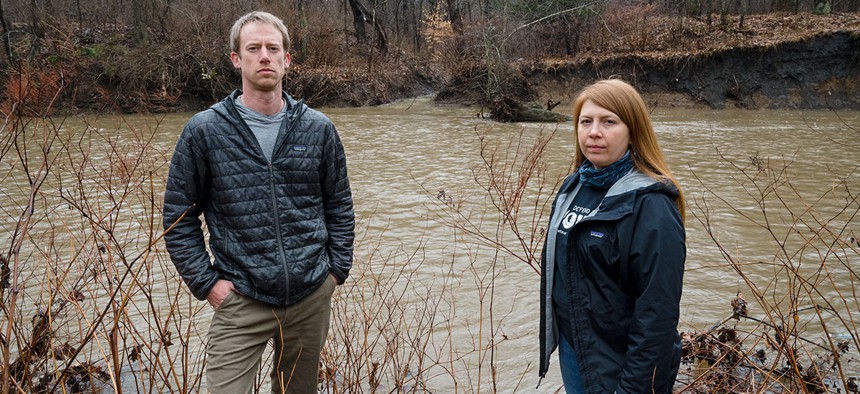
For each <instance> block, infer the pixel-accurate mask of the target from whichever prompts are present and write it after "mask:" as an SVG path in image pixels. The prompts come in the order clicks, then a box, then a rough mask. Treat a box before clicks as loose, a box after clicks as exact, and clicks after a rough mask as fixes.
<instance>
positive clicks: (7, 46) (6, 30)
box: [0, 0, 15, 64]
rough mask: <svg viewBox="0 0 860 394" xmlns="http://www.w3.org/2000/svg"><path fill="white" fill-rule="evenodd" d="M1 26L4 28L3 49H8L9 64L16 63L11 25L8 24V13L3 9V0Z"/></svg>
mask: <svg viewBox="0 0 860 394" xmlns="http://www.w3.org/2000/svg"><path fill="white" fill-rule="evenodd" d="M0 28H2V29H3V30H2V31H0V33H3V49H4V50H5V51H6V62H7V64H15V54H14V53H12V44H11V43H10V42H9V38H10V37H9V27H8V26H7V25H6V13H5V12H4V11H3V0H0Z"/></svg>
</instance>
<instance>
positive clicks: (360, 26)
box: [349, 0, 367, 44]
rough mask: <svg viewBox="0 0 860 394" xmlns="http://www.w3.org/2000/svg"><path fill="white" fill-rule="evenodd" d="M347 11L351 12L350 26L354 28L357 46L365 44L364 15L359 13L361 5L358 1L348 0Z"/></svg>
mask: <svg viewBox="0 0 860 394" xmlns="http://www.w3.org/2000/svg"><path fill="white" fill-rule="evenodd" d="M349 9H350V10H352V24H353V26H354V27H355V37H356V39H357V40H358V43H359V44H366V43H367V31H366V30H365V29H364V13H362V12H361V3H359V2H358V0H349Z"/></svg>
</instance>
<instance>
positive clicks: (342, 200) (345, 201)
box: [320, 123, 355, 284]
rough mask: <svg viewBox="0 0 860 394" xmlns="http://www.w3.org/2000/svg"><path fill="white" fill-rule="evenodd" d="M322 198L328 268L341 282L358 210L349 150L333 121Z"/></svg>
mask: <svg viewBox="0 0 860 394" xmlns="http://www.w3.org/2000/svg"><path fill="white" fill-rule="evenodd" d="M321 171H322V174H321V175H322V176H321V178H320V179H322V198H323V209H324V210H325V223H326V230H327V231H328V241H327V242H326V251H327V252H328V256H329V269H330V271H331V274H332V275H334V276H335V278H337V282H338V284H342V283H343V282H344V281H345V280H346V278H347V276H349V270H350V269H351V268H352V253H353V242H354V241H355V213H354V211H353V203H352V191H351V190H350V187H349V177H348V176H347V170H346V153H345V152H344V149H343V144H342V143H341V140H340V136H338V134H337V130H336V129H335V127H334V125H332V124H331V123H329V124H328V126H327V127H326V142H325V147H324V152H323V160H322V168H321Z"/></svg>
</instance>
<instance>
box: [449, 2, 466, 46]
mask: <svg viewBox="0 0 860 394" xmlns="http://www.w3.org/2000/svg"><path fill="white" fill-rule="evenodd" d="M446 4H447V5H448V20H450V21H451V30H453V31H454V34H455V35H457V36H459V37H462V36H463V18H462V17H461V16H460V9H459V8H457V0H447V2H446Z"/></svg>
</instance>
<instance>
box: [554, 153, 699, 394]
mask: <svg viewBox="0 0 860 394" xmlns="http://www.w3.org/2000/svg"><path fill="white" fill-rule="evenodd" d="M578 180H579V175H578V174H576V173H574V175H571V176H569V177H568V178H567V179H566V180H565V182H564V183H563V184H562V186H561V189H560V192H559V195H558V197H556V201H555V203H554V204H553V213H552V217H553V218H556V212H557V211H559V210H558V209H557V208H559V207H560V206H563V204H564V201H562V199H563V198H565V197H564V196H566V195H565V193H564V192H568V191H569V190H571V189H572V188H573V186H575V185H576V183H577V182H578ZM677 196H678V191H677V188H675V186H674V185H673V184H671V183H669V182H659V181H657V180H654V179H653V178H650V177H648V176H647V175H645V174H643V173H641V172H639V171H637V170H635V169H634V170H632V171H631V172H630V173H628V174H627V175H625V176H624V177H622V178H621V179H619V180H618V181H617V182H615V184H614V185H613V186H612V187H611V188H610V189H609V191H608V192H607V194H606V196H605V197H604V198H603V201H602V202H601V203H600V205H599V206H598V208H597V209H595V210H593V211H592V212H591V213H590V214H589V215H588V216H586V217H585V218H584V219H582V220H581V221H579V222H577V223H576V224H575V225H574V226H573V228H572V229H571V230H570V232H569V233H568V235H567V237H568V246H569V247H568V252H567V261H568V262H569V265H570V267H571V269H570V272H568V273H566V274H562V277H560V278H555V277H554V272H555V268H554V266H553V263H552V259H549V258H548V255H547V253H551V252H548V251H555V244H554V241H553V238H552V237H550V235H551V233H554V231H547V233H548V234H547V241H546V243H545V244H544V251H543V256H542V259H541V303H540V304H541V320H540V324H541V326H540V327H541V328H540V351H541V359H540V367H539V374H540V376H541V377H544V376H545V375H546V373H547V370H548V368H549V361H550V355H551V354H552V352H553V351H554V350H555V348H556V347H557V344H558V336H559V335H560V334H559V330H558V327H557V321H556V320H555V318H554V316H555V312H554V306H553V300H552V290H551V289H553V281H556V280H561V281H564V282H565V285H566V286H565V287H566V288H567V289H568V291H569V292H570V296H569V297H570V299H571V300H573V303H572V304H573V305H571V306H570V308H571V309H570V310H568V313H567V315H568V316H570V317H571V319H572V321H571V324H572V327H571V330H572V333H573V341H572V342H571V346H572V347H573V349H574V351H575V352H576V357H577V362H578V366H579V370H580V373H581V376H582V382H583V384H584V386H585V387H584V389H585V391H586V392H587V393H601V394H603V393H618V394H622V393H623V394H627V393H631V394H632V393H661V394H662V393H668V392H671V390H672V386H673V384H674V382H675V377H676V375H677V373H678V366H679V363H680V361H681V339H680V337H679V335H678V331H677V326H678V320H679V318H680V311H679V304H680V301H681V290H682V286H683V276H684V262H685V260H686V251H687V250H686V245H685V242H686V234H685V231H684V224H683V222H682V219H681V214H680V213H679V212H678V208H677V207H676V206H675V202H674V200H675V198H676V197H677ZM569 198H573V197H569Z"/></svg>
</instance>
